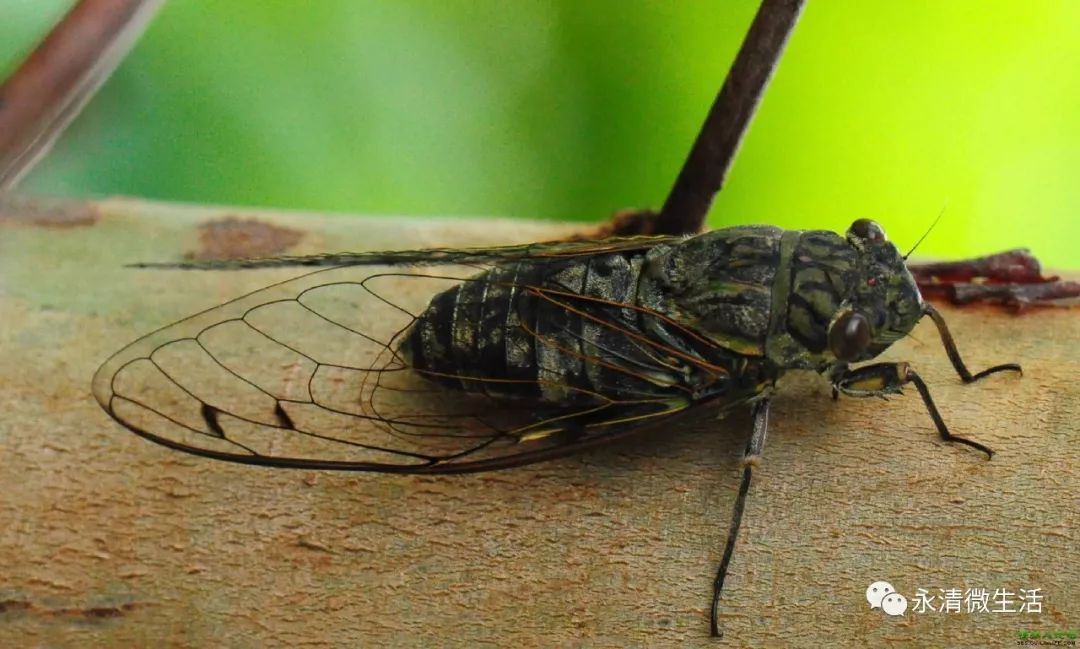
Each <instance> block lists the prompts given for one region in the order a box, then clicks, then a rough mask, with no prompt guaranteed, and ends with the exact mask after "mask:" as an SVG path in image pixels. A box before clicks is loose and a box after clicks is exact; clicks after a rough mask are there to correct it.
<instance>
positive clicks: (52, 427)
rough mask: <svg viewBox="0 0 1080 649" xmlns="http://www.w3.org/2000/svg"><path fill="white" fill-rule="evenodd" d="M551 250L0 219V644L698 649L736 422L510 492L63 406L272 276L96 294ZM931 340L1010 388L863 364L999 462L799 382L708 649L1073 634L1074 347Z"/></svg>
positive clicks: (954, 314) (1077, 456)
mask: <svg viewBox="0 0 1080 649" xmlns="http://www.w3.org/2000/svg"><path fill="white" fill-rule="evenodd" d="M229 217H232V218H233V219H234V220H232V221H228V220H225V219H227V218H229ZM208 223H215V224H216V225H211V226H208V225H207V224H208ZM565 232H566V229H565V226H556V225H543V224H523V223H521V222H508V221H491V220H473V221H470V220H450V219H404V218H382V219H346V218H339V217H334V216H325V215H305V214H288V213H275V212H266V211H250V210H239V209H233V208H192V207H183V206H176V205H166V204H155V203H144V202H137V201H128V200H106V201H101V202H95V203H51V204H50V203H43V202H41V201H15V200H14V199H8V200H7V201H6V202H4V203H3V204H0V313H3V314H4V316H3V320H2V323H0V350H2V354H0V358H3V363H0V388H2V390H0V395H2V397H0V399H2V412H3V413H4V415H3V417H2V418H0V440H3V442H2V444H0V488H2V492H3V494H4V496H3V498H0V517H2V519H0V520H3V521H4V522H5V525H3V526H2V527H0V575H2V577H0V610H2V611H3V612H0V637H3V638H4V639H5V641H4V644H5V645H7V646H30V645H41V646H71V647H75V646H88V645H98V646H133V645H134V646H151V645H152V646H163V645H164V646H190V647H205V646H252V647H254V646H266V645H268V644H274V645H301V644H303V645H306V646H463V647H464V646H470V647H471V646H478V645H481V646H526V647H531V646H545V647H546V646H619V647H624V646H647V645H648V646H656V645H661V646H663V645H672V644H674V643H676V642H688V643H690V644H693V645H701V646H705V645H708V646H719V645H718V644H715V643H712V642H710V641H709V639H708V638H707V634H708V618H707V615H708V614H707V610H708V603H709V596H710V589H711V580H712V574H713V571H714V570H715V567H716V563H717V561H718V559H719V555H720V551H721V549H722V547H723V542H724V538H725V534H726V532H727V525H728V520H729V516H730V510H731V505H732V502H733V500H734V497H735V489H736V486H737V480H738V473H739V463H738V457H739V454H740V451H741V448H742V446H743V444H744V441H745V438H746V435H747V434H748V431H749V421H748V418H747V417H746V416H745V415H741V414H738V415H733V416H732V417H730V418H728V419H725V420H721V421H717V420H715V419H714V418H712V417H711V416H709V415H708V414H705V415H703V416H702V417H701V418H700V419H699V420H698V421H696V422H695V423H694V424H693V425H690V426H687V428H686V429H685V430H661V431H658V433H657V434H654V435H651V436H649V437H647V438H641V439H636V440H633V441H630V442H627V443H626V444H625V445H622V446H619V447H614V448H608V449H601V450H597V451H593V452H590V453H587V454H584V455H581V456H578V457H573V458H568V459H565V460H561V461H555V462H550V463H547V464H541V465H535V466H533V467H525V468H521V469H516V470H512V471H505V472H499V473H491V474H481V475H475V476H464V477H447V478H431V477H387V476H379V475H363V474H333V473H317V472H293V471H272V470H261V469H258V468H251V467H243V466H232V465H227V464H223V463H216V462H212V461H209V460H202V459H199V458H193V457H188V456H184V455H181V454H179V453H175V452H171V451H168V450H166V449H164V448H160V447H157V446H155V445H153V444H149V443H147V442H145V441H143V440H141V439H138V438H136V437H135V436H133V435H130V434H128V433H127V432H126V431H124V430H123V429H121V428H120V427H119V426H117V425H116V424H114V423H113V422H112V421H111V420H110V419H108V417H107V416H106V415H105V414H104V413H103V412H102V411H101V410H100V408H98V406H97V404H96V403H95V402H94V400H93V399H92V398H91V396H90V392H89V382H90V376H91V374H92V373H93V371H94V370H95V369H96V367H97V365H98V364H99V363H100V362H101V361H102V360H104V359H105V358H106V357H107V356H108V355H109V354H110V353H111V352H113V351H115V350H116V349H118V348H119V347H121V346H122V345H123V344H126V343H127V342H129V341H130V340H132V339H133V338H134V337H136V336H137V335H139V334H142V333H145V332H146V331H148V330H150V329H152V328H154V327H157V326H160V325H162V324H165V323H168V322H170V321H173V320H175V319H177V318H179V317H182V316H184V315H187V314H189V313H192V312H194V311H196V310H199V309H202V308H206V307H208V306H212V305H214V304H216V303H219V302H221V301H224V300H226V299H228V298H230V297H233V296H236V295H239V294H241V293H243V292H246V291H248V290H251V289H254V288H256V287H258V286H261V285H264V284H267V283H269V282H271V281H273V280H274V279H278V278H281V277H284V276H287V272H282V271H275V272H257V273H256V272H253V273H233V274H213V275H211V274H197V273H177V274H164V273H163V272H162V271H135V270H130V269H125V268H122V264H124V263H127V262H133V261H145V260H171V259H177V258H180V257H181V256H182V255H184V254H187V253H193V254H196V255H198V253H199V252H200V251H204V252H205V251H206V249H207V247H208V246H224V248H225V249H226V250H233V251H251V250H256V251H257V252H260V253H263V254H272V253H275V252H286V251H287V252H289V253H293V254H299V253H306V252H319V251H327V250H339V249H388V248H399V247H405V246H407V247H417V246H423V245H436V244H438V245H464V244H469V245H485V244H494V243H503V242H511V241H522V240H530V239H531V240H536V239H544V238H550V237H552V236H558V235H560V234H563V233H565ZM282 248H284V249H282ZM942 310H943V312H944V313H945V317H946V318H947V319H948V320H949V322H950V325H951V327H952V330H953V333H954V334H955V335H956V338H957V340H958V342H959V345H960V349H961V352H962V353H963V355H964V357H965V359H966V360H967V361H968V364H969V366H971V367H972V369H977V368H982V367H985V366H987V365H989V364H994V363H998V362H1004V361H1019V362H1021V363H1022V364H1023V365H1024V369H1025V374H1024V376H1023V377H1022V378H1020V377H1014V376H997V377H993V378H991V379H989V380H987V381H985V382H983V383H979V384H975V385H970V386H964V385H961V384H960V382H959V380H958V379H957V378H956V376H955V375H954V374H953V372H952V370H951V368H950V366H949V364H948V362H947V360H946V358H945V354H944V352H943V350H942V349H941V346H940V344H939V342H938V340H937V336H936V333H935V331H934V330H933V328H932V326H931V325H930V324H929V323H924V324H922V325H920V327H919V328H918V329H917V330H916V331H915V335H914V337H913V338H909V339H905V340H903V341H901V342H900V343H898V344H897V345H895V347H894V349H892V350H890V352H889V353H888V358H891V359H906V360H910V361H912V362H913V363H914V365H915V367H917V368H918V370H919V371H920V372H921V374H922V375H923V377H924V378H925V379H926V380H927V382H928V383H929V384H930V387H931V390H932V391H933V394H934V396H935V398H936V399H937V402H938V404H939V406H940V407H941V409H942V411H943V412H944V414H945V417H946V418H947V421H948V422H949V424H950V425H951V426H952V428H953V430H954V431H955V432H957V433H958V434H963V435H967V436H970V437H972V438H973V439H977V440H979V441H981V442H983V443H986V444H988V445H990V446H991V447H993V448H994V449H996V451H997V455H996V456H995V457H994V459H993V460H992V461H989V462H988V461H986V460H985V459H984V457H983V456H982V455H980V454H979V453H977V452H974V451H972V450H971V449H967V448H964V447H957V446H953V445H944V444H942V443H940V442H939V441H938V440H937V438H936V435H935V432H934V429H933V427H932V425H931V423H930V421H929V418H928V417H927V415H926V413H925V411H924V410H923V408H922V405H921V403H920V402H919V400H918V398H917V397H916V396H915V394H914V391H911V394H909V395H908V396H906V397H901V398H894V399H890V400H889V401H887V402H882V401H879V400H854V399H842V400H841V401H839V402H836V403H834V402H833V401H831V400H830V399H829V391H828V387H827V386H826V385H824V384H823V383H822V382H820V381H818V380H816V377H812V376H810V377H790V378H791V380H786V381H785V386H784V388H785V389H784V390H783V391H782V393H781V396H779V397H778V398H777V399H776V401H775V403H774V408H773V413H772V418H771V424H772V428H771V435H770V440H769V446H768V448H767V449H766V452H765V463H764V465H763V468H762V470H761V471H760V472H759V473H758V474H757V479H756V482H755V484H754V487H753V489H752V491H751V495H750V501H749V505H748V508H747V512H746V517H745V520H744V526H743V532H742V535H741V537H740V540H739V543H738V547H737V550H736V555H735V560H734V562H733V564H732V570H731V574H730V576H729V579H728V585H727V592H726V597H725V600H724V605H723V612H724V615H723V620H722V624H723V627H724V628H725V630H726V632H727V636H726V638H725V640H724V641H723V646H836V645H848V644H851V645H860V646H861V645H873V646H905V647H906V646H926V647H938V646H946V645H947V646H952V647H961V646H972V647H975V646H979V647H982V646H996V645H999V644H1001V645H1004V644H1012V643H1013V642H1015V641H1016V640H1017V631H1018V630H1021V629H1034V630H1039V631H1051V632H1052V631H1055V630H1070V629H1072V630H1075V629H1076V628H1077V624H1078V620H1080V598H1078V597H1077V593H1076V590H1075V589H1076V587H1077V584H1080V543H1078V541H1077V529H1080V520H1078V517H1080V514H1078V512H1080V495H1078V494H1080V477H1078V476H1080V473H1078V471H1077V469H1076V467H1077V466H1080V450H1078V449H1080V445H1078V444H1077V443H1076V440H1077V433H1078V432H1080V424H1078V423H1077V421H1078V419H1080V388H1078V387H1077V382H1076V381H1075V380H1074V379H1075V377H1076V376H1077V374H1078V373H1080V347H1078V345H1077V341H1078V340H1080V318H1078V314H1077V312H1076V311H1075V310H1066V309H1061V310H1052V309H1051V310H1037V311H1034V312H1032V313H1030V314H1026V315H1023V316H1019V317H1017V316H1012V315H1009V314H1007V313H1003V312H1000V311H997V310H992V309H988V308H974V309H965V310H957V309H951V308H945V307H942ZM879 579H881V580H887V581H890V582H891V583H892V584H893V585H894V586H895V587H896V588H897V590H898V591H899V592H900V593H902V594H904V595H906V596H907V598H908V600H909V602H910V604H909V606H911V605H914V603H915V593H916V589H917V588H925V589H927V590H929V592H930V593H931V594H937V595H940V592H939V591H938V589H939V588H958V589H961V590H964V589H967V588H986V589H989V590H990V593H991V602H990V605H991V608H993V606H994V604H993V592H994V590H995V589H998V588H1003V589H1007V590H1009V591H1012V592H1014V593H1018V591H1019V589H1021V588H1025V589H1034V588H1038V589H1040V593H1041V594H1042V595H1043V599H1042V602H1041V603H1042V612H1041V613H1025V614H1016V613H1012V614H1010V613H967V612H966V611H965V609H964V608H963V606H964V605H963V604H961V612H959V613H956V612H953V613H943V612H940V613H934V612H923V613H916V612H913V611H912V610H911V609H910V608H909V610H908V612H907V614H906V615H905V616H903V617H896V618H893V617H888V616H886V615H884V614H882V613H881V612H880V611H876V610H875V611H871V610H870V609H869V606H868V604H867V603H866V600H865V598H864V591H865V589H866V587H867V586H868V585H869V584H870V583H871V582H873V581H875V580H879ZM1014 598H1015V599H1019V595H1015V596H1014ZM938 602H940V600H938ZM1016 605H1018V604H1016ZM1014 606H1015V605H1014Z"/></svg>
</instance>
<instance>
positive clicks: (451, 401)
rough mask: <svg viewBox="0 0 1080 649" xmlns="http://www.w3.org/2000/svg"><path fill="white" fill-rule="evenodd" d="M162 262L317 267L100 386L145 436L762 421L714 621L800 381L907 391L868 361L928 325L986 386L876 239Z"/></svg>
mask: <svg viewBox="0 0 1080 649" xmlns="http://www.w3.org/2000/svg"><path fill="white" fill-rule="evenodd" d="M144 266H157V267H162V266H164V267H174V268H189V269H243V268H266V267H278V266H299V267H305V266H306V267H315V270H313V271H311V272H308V273H307V274H305V275H302V276H300V277H297V278H295V279H291V280H288V281H285V282H282V283H278V284H274V285H271V286H268V287H266V288H264V289H261V290H259V291H256V292H254V293H250V294H248V295H245V296H243V297H240V298H238V299H235V300H233V301H231V302H228V303H225V304H222V305H221V306H218V307H215V308H212V309H210V310H208V311H204V312H202V313H199V314H196V315H194V316H191V317H189V318H187V319H184V320H181V321H179V322H176V323H174V324H172V325H169V326H167V327H165V328H163V329H160V330H158V331H155V332H153V333H151V334H149V335H147V336H145V337H143V338H141V339H139V340H137V341H135V342H134V343H132V344H131V345H129V346H128V347H126V348H124V349H123V350H121V351H120V352H118V353H117V354H116V355H114V356H113V357H112V358H110V359H109V360H108V361H107V362H105V364H104V365H102V366H101V368H100V369H99V370H98V371H97V373H96V374H95V376H94V379H93V392H94V395H95V397H96V398H97V400H98V402H99V403H100V404H101V406H102V407H103V408H104V409H105V411H106V412H107V413H108V414H109V415H110V416H111V417H113V418H114V419H116V420H117V421H118V422H119V423H120V424H122V425H124V426H126V427H127V428H129V429H130V430H132V431H133V432H135V433H136V434H138V435H140V436H142V437H145V438H146V439H149V440H151V441H154V442H157V443H159V444H163V445H165V446H168V447H170V448H173V449H178V450H181V451H186V452H189V453H193V454H196V455H201V456H204V457H209V458H214V459H218V460H229V461H233V462H241V463H246V464H256V465H263V466H270V467H282V468H303V469H339V470H352V471H377V472H386V473H414V474H442V473H447V474H449V473H464V472H474V471H489V470H494V469H503V468H508V467H513V466H518V465H522V464H527V463H531V462H537V461H541V460H548V459H551V458H555V457H559V456H563V455H566V454H568V453H572V452H575V451H578V450H581V449H585V448H589V447H594V446H597V445H600V444H606V443H609V442H612V441H615V440H617V439H620V438H623V437H626V436H628V435H632V434H635V433H637V432H639V431H642V430H646V429H648V428H649V427H652V426H657V425H664V424H668V423H670V422H672V421H674V420H675V419H676V418H678V417H681V416H684V415H686V414H687V413H691V412H696V411H700V410H701V409H709V410H713V411H716V412H724V411H729V410H732V409H735V408H743V407H749V408H751V409H752V412H753V416H754V424H753V430H752V433H751V434H750V436H749V442H748V444H747V450H746V455H745V458H744V460H745V465H744V466H745V468H744V472H743V481H742V485H741V487H740V491H739V497H738V498H737V500H736V505H735V513H734V515H733V517H732V525H731V530H730V532H729V534H728V541H727V546H726V548H725V552H724V557H723V560H722V563H721V566H720V569H719V571H718V574H717V576H716V579H715V584H714V585H715V588H714V598H713V609H712V629H713V632H714V634H718V633H719V629H718V625H717V604H718V601H719V598H720V593H721V590H722V587H723V582H724V577H725V575H726V571H727V566H728V562H729V561H730V559H731V554H732V550H733V548H734V543H735V538H736V534H737V532H738V528H739V522H740V520H741V514H742V509H743V504H744V501H745V497H746V493H747V490H748V488H749V484H750V477H751V472H752V467H753V465H754V463H755V460H756V459H757V458H758V457H760V455H761V452H762V449H763V447H764V443H765V433H766V429H767V416H768V404H769V399H770V396H771V395H772V394H773V391H774V388H775V385H776V382H777V380H778V379H779V378H780V376H781V375H783V374H784V373H785V372H788V371H792V370H805V371H811V372H817V373H818V374H821V375H822V376H824V377H825V378H826V379H827V380H828V381H829V382H830V383H831V384H832V386H833V390H834V392H833V394H834V397H835V396H836V395H838V394H846V395H850V396H856V397H869V396H883V395H889V394H894V393H899V392H900V391H901V389H902V388H903V387H904V386H907V385H913V386H914V387H915V389H916V390H917V391H918V393H919V394H920V396H921V397H922V401H923V403H924V404H925V406H926V409H927V410H928V411H929V414H930V417H931V419H932V421H933V423H934V425H935V426H936V428H937V432H938V434H939V435H940V436H941V438H942V439H944V440H946V441H951V442H958V443H961V444H966V445H967V446H970V447H972V448H975V449H977V450H979V451H982V452H985V453H986V454H987V455H988V456H989V455H990V454H991V450H990V449H989V448H987V447H986V446H984V445H982V444H980V443H978V442H975V441H972V440H969V439H965V438H963V437H958V436H956V435H953V434H952V433H951V432H950V431H949V429H948V428H947V427H946V424H945V422H944V420H943V418H942V417H941V415H940V413H939V412H938V409H937V407H936V406H935V405H934V402H933V400H932V399H931V397H930V392H929V390H928V388H927V386H926V384H925V383H924V382H923V380H922V379H921V378H920V377H919V375H918V374H917V373H916V372H915V370H914V369H913V368H912V367H911V365H909V364H908V363H881V362H879V363H870V364H862V365H860V366H858V367H853V364H857V363H863V362H865V361H870V360H872V359H874V358H875V357H876V356H878V355H879V354H880V353H881V352H883V351H884V350H885V349H887V348H888V347H889V346H890V345H891V344H893V343H894V342H896V341H897V340H899V339H900V338H902V337H903V336H905V335H907V334H908V333H909V332H910V331H911V330H912V328H914V327H915V325H916V323H917V322H918V321H919V320H920V319H921V318H923V317H925V316H929V317H930V318H931V319H933V321H934V324H935V325H937V328H938V330H939V332H940V334H941V339H942V342H943V343H944V346H945V350H946V352H947V353H948V356H949V359H950V360H951V361H952V364H953V366H954V367H955V368H956V371H957V373H958V374H959V375H960V377H961V378H962V379H963V380H964V381H965V382H971V381H974V380H976V379H979V378H982V377H984V376H986V375H989V374H992V373H995V372H1001V371H1006V370H1014V371H1019V369H1020V368H1019V366H1018V365H1015V364H1006V365H998V366H996V367H991V368H989V369H987V370H984V371H982V372H979V373H977V374H972V373H971V372H969V371H968V369H967V368H966V367H965V365H964V363H963V361H962V360H961V358H960V355H959V353H958V352H957V349H956V345H955V343H954V342H953V339H952V337H951V335H950V334H949V331H948V329H947V328H946V326H945V322H944V320H943V319H942V317H941V316H940V315H939V314H938V312H937V311H935V310H934V308H933V307H932V306H931V305H930V304H928V303H926V302H924V301H923V299H922V297H921V296H920V294H919V290H918V288H917V286H916V284H915V281H914V280H913V278H912V276H911V274H910V273H909V272H908V270H907V268H906V267H905V264H904V256H902V255H901V254H900V252H899V251H898V249H897V248H896V247H895V246H894V245H893V244H892V243H891V242H889V241H888V239H887V238H886V236H885V233H884V232H883V230H882V229H881V227H880V226H878V225H877V224H876V223H874V222H872V221H869V220H865V219H864V220H858V221H855V222H854V223H853V224H852V226H851V227H850V228H849V229H848V231H847V232H846V233H845V234H844V235H840V234H837V233H834V232H829V231H816V230H807V231H798V230H782V229H779V228H776V227H771V226H764V225H758V226H742V227H731V228H725V229H720V230H715V231H712V232H708V233H705V234H701V235H698V236H693V237H626V238H614V239H606V240H600V241H574V242H558V243H546V244H532V245H524V246H507V247H493V248H475V249H430V250H417V251H404V252H361V253H348V254H335V255H321V256H312V257H281V258H274V259H264V260H242V261H231V262H209V263H191V264H145V265H144Z"/></svg>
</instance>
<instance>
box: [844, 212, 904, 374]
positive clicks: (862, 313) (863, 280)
mask: <svg viewBox="0 0 1080 649" xmlns="http://www.w3.org/2000/svg"><path fill="white" fill-rule="evenodd" d="M847 240H848V242H849V243H850V244H851V245H852V246H853V247H854V248H855V249H856V251H857V253H858V254H857V271H858V272H857V273H856V274H855V276H856V284H855V286H852V287H851V293H850V294H849V304H848V306H847V308H845V309H842V310H841V311H839V312H838V313H837V314H836V315H835V316H834V318H833V320H832V322H831V323H830V324H829V334H828V339H829V349H830V351H832V353H833V355H835V356H836V358H837V359H838V360H840V361H844V362H855V361H864V360H868V359H871V358H873V357H875V356H877V355H878V354H880V353H881V352H883V351H885V349H887V348H888V347H889V345H891V344H893V343H894V342H896V341H897V340H899V339H901V338H903V337H904V336H905V335H907V334H908V333H909V332H910V331H911V330H912V329H914V328H915V325H916V324H917V323H918V322H919V319H920V318H922V316H923V301H922V296H921V295H920V294H919V287H918V285H916V283H915V278H914V277H912V275H911V273H910V272H909V271H908V269H907V266H906V265H905V264H904V258H903V256H902V255H901V254H900V251H899V250H897V248H896V246H894V245H893V244H892V243H891V242H889V240H888V238H887V237H886V236H885V231H884V230H883V229H882V228H881V226H880V225H878V224H877V223H875V222H874V221H871V220H869V219H859V220H857V221H855V222H854V223H852V224H851V227H850V228H848V231H847Z"/></svg>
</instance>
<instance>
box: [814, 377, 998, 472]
mask: <svg viewBox="0 0 1080 649" xmlns="http://www.w3.org/2000/svg"><path fill="white" fill-rule="evenodd" d="M1008 369H1011V368H1008ZM982 376H985V375H980V376H978V378H982ZM972 380H975V379H972ZM908 384H911V385H914V386H915V389H916V390H918V391H919V395H920V396H921V397H922V400H923V403H924V404H925V405H926V410H927V412H929V413H930V418H931V419H933V420H934V425H935V426H936V427H937V430H938V434H939V435H941V439H943V440H945V441H946V442H956V443H958V444H964V445H967V446H970V447H971V448H974V449H978V450H980V451H982V452H983V453H986V456H987V459H989V458H990V457H992V456H993V455H994V451H993V450H992V449H991V448H990V447H988V446H984V445H983V444H980V443H979V442H975V441H972V440H970V439H967V438H964V437H960V436H958V435H953V434H952V433H951V432H949V427H948V426H946V425H945V420H944V419H942V417H941V413H940V412H939V411H938V408H937V406H936V405H934V400H933V399H932V398H931V397H930V390H929V388H927V387H926V382H925V381H923V380H922V377H920V376H919V375H918V373H916V372H915V370H913V369H912V368H911V365H910V364H909V363H874V364H872V365H864V366H863V367H860V368H858V369H848V370H845V371H844V372H843V373H842V374H840V375H839V376H838V377H836V378H834V379H833V390H834V391H835V392H839V393H841V394H846V395H848V396H851V397H884V396H886V395H890V394H902V393H903V391H904V390H903V388H904V386H905V385H908Z"/></svg>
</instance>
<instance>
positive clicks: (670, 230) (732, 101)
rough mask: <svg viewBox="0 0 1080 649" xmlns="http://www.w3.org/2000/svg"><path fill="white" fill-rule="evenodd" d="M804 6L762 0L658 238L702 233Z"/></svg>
mask: <svg viewBox="0 0 1080 649" xmlns="http://www.w3.org/2000/svg"><path fill="white" fill-rule="evenodd" d="M803 3H804V0H762V3H761V7H760V8H759V9H758V12H757V15H756V16H755V17H754V22H753V23H752V24H751V25H750V31H749V32H747V34H746V39H745V40H744V41H743V44H742V48H741V49H740V50H739V54H738V56H736V57H735V62H734V63H733V64H732V66H731V70H730V71H729V72H728V75H727V79H725V80H724V85H723V87H721V88H720V94H718V95H717V97H716V101H715V102H714V103H713V105H712V108H711V109H709V115H708V116H707V117H706V118H705V124H704V125H703V126H702V127H701V132H700V133H698V136H697V140H695V141H694V146H693V148H691V149H690V155H689V156H688V157H687V159H686V162H685V163H684V164H683V168H682V171H680V172H679V177H678V178H677V179H676V180H675V185H674V186H673V187H672V188H671V193H670V194H669V195H668V198H667V201H665V202H664V207H663V209H662V210H661V211H660V215H659V217H657V220H656V224H655V227H654V228H653V233H655V234H694V233H697V232H700V231H701V228H702V227H703V226H704V224H705V217H706V215H707V214H708V212H709V207H710V206H711V205H712V201H713V197H714V196H715V195H716V193H717V192H718V191H720V188H721V187H722V186H723V184H724V179H725V178H726V177H727V173H728V170H729V169H730V168H731V163H732V161H733V160H734V159H735V154H736V153H737V152H738V150H739V143H740V142H741V141H742V138H743V135H744V134H745V133H746V129H747V127H748V126H749V124H750V120H751V118H753V116H754V112H755V111H756V110H757V105H758V102H759V101H760V100H761V96H762V94H763V93H764V91H765V87H766V86H767V85H768V83H769V79H770V78H772V75H773V71H774V70H775V69H776V65H777V63H778V62H779V60H780V55H781V54H782V53H783V51H784V45H785V44H786V43H787V40H788V37H789V36H790V35H791V32H792V31H793V30H794V29H795V23H796V22H798V20H799V14H800V13H801V12H802V8H803Z"/></svg>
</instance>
